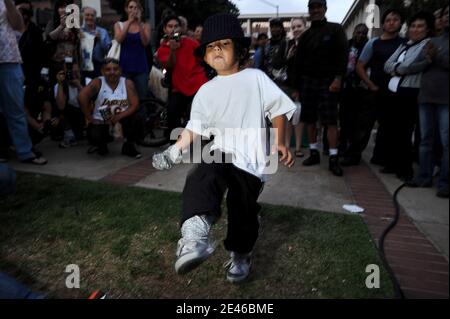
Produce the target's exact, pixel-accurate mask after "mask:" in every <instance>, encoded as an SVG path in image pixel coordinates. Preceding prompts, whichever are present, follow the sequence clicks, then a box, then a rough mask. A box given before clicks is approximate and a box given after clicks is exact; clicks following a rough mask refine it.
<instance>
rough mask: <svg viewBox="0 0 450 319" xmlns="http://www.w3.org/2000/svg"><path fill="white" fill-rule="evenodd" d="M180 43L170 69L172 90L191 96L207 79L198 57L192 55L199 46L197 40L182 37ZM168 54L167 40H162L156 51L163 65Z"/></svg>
mask: <svg viewBox="0 0 450 319" xmlns="http://www.w3.org/2000/svg"><path fill="white" fill-rule="evenodd" d="M180 44H181V46H180V47H179V48H178V49H177V51H176V53H175V56H176V59H177V60H176V64H175V68H174V69H173V71H172V90H173V91H174V92H180V93H182V94H184V95H186V96H193V95H195V94H196V93H197V91H198V90H199V89H200V87H201V86H202V85H203V84H205V83H206V82H207V81H208V79H207V78H206V74H205V69H204V68H203V67H202V66H201V65H200V59H199V58H197V57H196V56H195V55H194V50H195V49H196V48H197V47H198V46H199V43H198V41H196V40H193V39H190V38H182V39H181V42H180ZM169 54H170V48H169V45H168V42H163V43H162V44H161V46H160V47H159V49H158V51H157V56H158V59H159V60H160V61H161V63H162V64H163V65H164V66H166V64H167V60H168V59H169Z"/></svg>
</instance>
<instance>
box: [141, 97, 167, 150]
mask: <svg viewBox="0 0 450 319" xmlns="http://www.w3.org/2000/svg"><path fill="white" fill-rule="evenodd" d="M140 103H141V108H145V111H146V112H145V113H146V115H145V119H144V123H143V125H144V127H143V130H144V132H143V138H142V139H141V140H140V141H139V142H138V144H139V145H141V146H144V147H160V146H163V145H166V144H167V143H169V136H170V135H169V132H168V131H169V126H168V121H167V103H166V102H164V101H162V100H160V99H157V98H148V99H143V100H141V101H140Z"/></svg>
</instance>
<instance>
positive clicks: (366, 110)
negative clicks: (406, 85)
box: [345, 91, 393, 165]
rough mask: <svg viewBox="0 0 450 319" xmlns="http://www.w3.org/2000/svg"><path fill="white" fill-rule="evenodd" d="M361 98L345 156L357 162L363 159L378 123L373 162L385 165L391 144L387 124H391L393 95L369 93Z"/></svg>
mask: <svg viewBox="0 0 450 319" xmlns="http://www.w3.org/2000/svg"><path fill="white" fill-rule="evenodd" d="M361 97H362V99H361V101H360V102H359V103H358V106H357V111H356V115H355V119H354V121H355V122H354V124H355V126H354V131H353V135H352V137H351V138H350V144H349V146H348V148H347V151H346V152H345V156H346V157H350V158H353V159H356V160H360V159H361V155H362V152H363V151H364V150H365V149H366V147H367V145H368V144H369V141H370V137H371V136H372V130H373V127H374V125H375V122H378V130H377V135H376V141H375V148H374V151H373V157H372V160H373V161H374V162H377V163H380V164H383V165H384V164H385V163H386V160H387V154H388V150H387V144H388V143H389V136H388V135H387V134H386V123H388V122H389V116H390V114H389V111H390V106H389V105H388V103H389V101H391V100H392V98H393V94H392V93H390V92H386V91H379V92H376V93H374V92H367V93H366V94H363V95H362V96H361Z"/></svg>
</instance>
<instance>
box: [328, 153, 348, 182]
mask: <svg viewBox="0 0 450 319" xmlns="http://www.w3.org/2000/svg"><path fill="white" fill-rule="evenodd" d="M328 169H329V170H330V172H332V173H333V175H334V176H338V177H341V176H344V171H343V170H342V168H341V166H339V156H337V155H333V156H330V160H329V167H328Z"/></svg>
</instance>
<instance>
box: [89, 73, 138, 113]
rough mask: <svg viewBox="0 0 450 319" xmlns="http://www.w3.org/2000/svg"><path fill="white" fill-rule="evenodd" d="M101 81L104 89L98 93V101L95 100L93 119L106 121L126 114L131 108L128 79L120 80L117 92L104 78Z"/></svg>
mask: <svg viewBox="0 0 450 319" xmlns="http://www.w3.org/2000/svg"><path fill="white" fill-rule="evenodd" d="M99 79H100V81H101V82H102V87H101V88H100V91H99V92H98V96H97V100H95V108H94V113H93V118H94V119H95V120H98V121H106V120H108V118H107V117H109V116H112V115H113V114H117V113H120V112H124V111H126V110H127V109H128V107H129V105H128V94H127V86H126V78H124V77H121V78H120V80H119V85H118V86H117V88H116V90H115V91H113V90H112V89H111V88H110V87H109V85H108V84H107V83H106V80H105V77H104V76H101V77H100V78H99Z"/></svg>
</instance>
